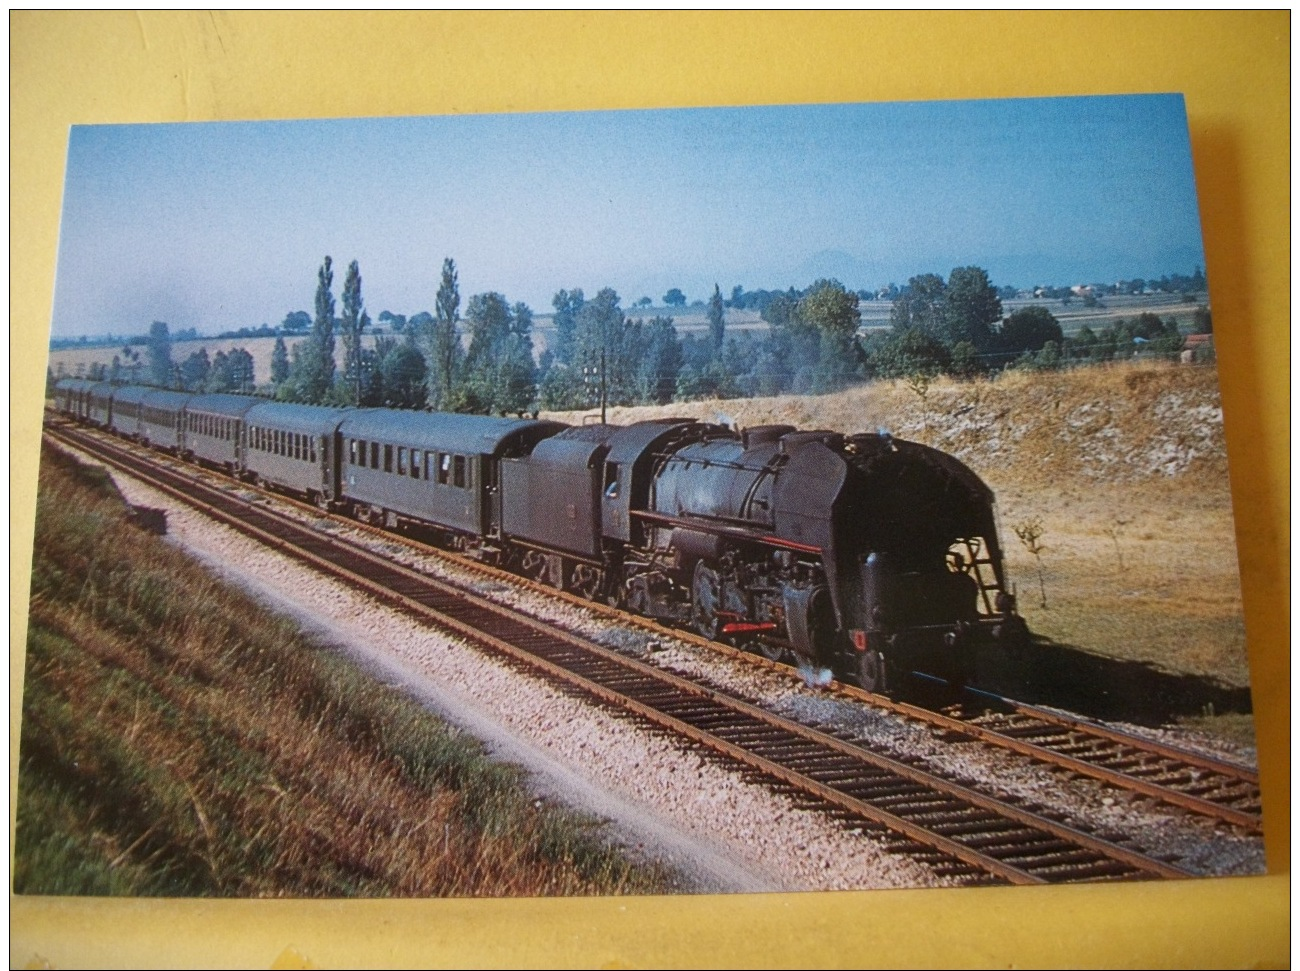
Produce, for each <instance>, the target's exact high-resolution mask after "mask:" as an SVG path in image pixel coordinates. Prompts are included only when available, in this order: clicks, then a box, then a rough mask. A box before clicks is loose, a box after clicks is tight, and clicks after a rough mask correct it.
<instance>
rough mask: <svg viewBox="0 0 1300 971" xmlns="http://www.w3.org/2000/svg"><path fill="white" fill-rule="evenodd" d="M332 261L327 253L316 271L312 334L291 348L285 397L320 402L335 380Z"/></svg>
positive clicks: (312, 402)
mask: <svg viewBox="0 0 1300 971" xmlns="http://www.w3.org/2000/svg"><path fill="white" fill-rule="evenodd" d="M332 267H333V261H332V260H331V259H330V258H329V257H328V256H326V257H325V262H324V263H322V264H321V268H320V271H319V272H318V273H317V274H316V319H315V321H314V322H313V323H312V332H311V336H309V337H308V338H307V340H305V341H303V342H302V343H301V344H298V345H295V347H294V349H293V360H292V362H291V363H290V366H289V380H288V381H287V382H286V383H285V384H284V385H282V386H281V387H282V388H283V389H284V393H285V396H286V397H288V398H290V400H294V401H303V402H306V403H307V404H320V403H321V402H322V401H324V400H325V398H326V396H327V395H328V394H329V392H330V388H331V386H332V385H333V383H334V294H333V293H332V292H331V288H332V287H333V286H334V271H333V269H332Z"/></svg>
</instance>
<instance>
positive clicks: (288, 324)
mask: <svg viewBox="0 0 1300 971" xmlns="http://www.w3.org/2000/svg"><path fill="white" fill-rule="evenodd" d="M310 326H311V314H309V313H307V311H305V310H295V311H293V312H292V313H288V314H285V315H284V320H282V321H281V322H280V329H281V330H283V331H285V332H286V333H289V334H299V333H302V332H303V331H305V330H306V329H307V328H308V327H310Z"/></svg>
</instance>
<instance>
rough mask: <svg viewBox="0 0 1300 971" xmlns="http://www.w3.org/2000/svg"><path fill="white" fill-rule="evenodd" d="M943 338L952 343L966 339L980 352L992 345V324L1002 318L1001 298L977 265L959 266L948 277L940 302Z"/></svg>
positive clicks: (987, 276) (950, 344)
mask: <svg viewBox="0 0 1300 971" xmlns="http://www.w3.org/2000/svg"><path fill="white" fill-rule="evenodd" d="M941 317H942V321H943V330H944V334H943V338H944V340H945V342H946V343H947V344H948V345H949V346H952V345H954V344H957V343H958V342H960V341H969V342H970V343H971V344H973V345H974V346H975V349H976V350H977V351H979V352H980V353H984V352H985V351H988V350H990V349H991V348H992V347H993V325H994V324H996V323H997V322H998V321H1000V320H1001V319H1002V301H1001V300H1000V299H999V298H998V292H997V290H996V289H995V288H994V287H993V284H991V283H990V282H989V275H988V273H986V272H985V271H984V270H982V269H980V268H979V267H978V266H959V267H957V268H956V269H955V270H953V271H952V273H951V274H949V276H948V285H947V287H945V289H944V292H943V301H942V305H941Z"/></svg>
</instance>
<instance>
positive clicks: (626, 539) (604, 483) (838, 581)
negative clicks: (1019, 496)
mask: <svg viewBox="0 0 1300 971" xmlns="http://www.w3.org/2000/svg"><path fill="white" fill-rule="evenodd" d="M55 402H56V407H57V409H58V410H59V411H60V412H63V413H64V414H67V415H69V416H71V417H73V418H76V419H78V420H81V421H85V422H89V423H91V424H96V425H99V426H101V427H104V428H107V429H110V430H112V431H114V432H116V433H117V434H120V435H124V436H127V437H131V438H135V439H138V440H140V441H143V442H145V443H147V444H150V445H153V446H154V447H158V448H162V449H164V450H166V451H169V452H173V453H175V454H177V455H179V456H181V457H183V458H186V459H189V460H192V461H197V462H202V463H205V464H208V465H210V466H213V467H217V468H220V469H224V470H225V471H227V472H229V473H230V474H232V475H235V476H237V477H239V478H242V479H246V480H250V481H256V482H258V483H260V484H262V485H265V486H270V487H273V488H278V489H281V490H284V491H287V492H292V493H295V494H298V495H301V496H304V497H306V498H308V499H310V500H312V501H315V502H316V503H317V504H319V505H320V506H321V507H322V508H326V509H333V510H338V511H343V512H347V513H349V514H351V515H353V516H355V517H357V518H358V519H361V520H363V521H365V522H378V523H382V524H383V525H385V526H387V527H389V528H413V529H418V530H421V531H423V532H425V533H426V534H431V535H432V536H433V537H434V538H435V539H437V540H438V541H440V542H442V543H443V544H444V545H447V546H450V547H452V548H455V549H459V550H462V551H464V552H468V553H470V554H472V555H475V556H477V557H479V558H481V559H483V560H487V561H490V562H494V563H497V564H499V565H502V566H505V567H507V568H510V569H513V570H515V571H517V572H521V573H524V574H527V575H529V576H532V577H534V578H535V579H538V580H541V581H543V582H546V583H549V584H551V585H553V586H555V587H557V588H560V589H565V590H569V591H572V592H575V593H579V594H581V595H583V596H585V597H587V598H589V599H593V600H595V599H600V600H605V601H608V602H609V603H612V604H616V605H618V606H621V607H623V608H624V609H626V610H629V611H631V612H634V613H637V614H642V615H645V616H649V617H654V618H658V619H661V620H663V621H665V622H668V623H672V624H678V625H682V626H689V627H692V628H694V629H695V630H696V631H698V632H699V633H700V634H702V635H704V636H705V637H708V638H711V639H718V640H724V641H729V642H733V643H737V644H740V645H742V646H745V647H749V648H753V649H755V650H758V651H760V652H761V653H763V654H765V655H767V656H769V657H773V658H776V657H779V656H782V655H784V654H785V653H786V652H788V651H789V652H793V653H794V655H795V656H796V657H797V659H798V661H799V663H800V665H801V666H802V667H805V668H810V669H812V670H814V671H816V672H818V673H819V674H820V673H824V672H827V671H829V672H834V674H835V675H836V676H838V677H840V678H847V679H850V680H853V681H856V682H857V683H858V684H860V685H862V686H863V687H865V688H867V689H869V690H881V691H884V690H889V689H891V688H897V687H899V684H898V681H899V678H900V675H904V674H906V672H908V671H910V670H912V669H913V668H914V667H915V668H918V669H921V670H925V671H928V672H931V673H935V674H939V675H941V676H943V677H946V678H948V679H949V680H957V681H960V680H964V678H965V676H966V674H967V673H968V671H967V665H968V663H969V658H970V657H971V654H972V651H973V649H974V648H975V647H976V646H977V645H979V644H981V643H991V642H996V641H999V640H1003V641H1006V640H1012V639H1019V638H1022V637H1023V636H1024V634H1025V627H1024V623H1023V621H1022V620H1021V618H1020V617H1019V616H1018V615H1017V614H1016V607H1015V596H1014V594H1013V593H1012V592H1011V591H1010V590H1009V588H1008V584H1007V580H1006V576H1005V573H1004V568H1003V555H1002V550H1001V547H1000V545H999V540H998V533H997V525H996V522H995V517H994V501H993V494H992V492H991V491H990V490H989V488H988V487H987V486H986V485H985V484H984V483H983V482H982V481H981V480H980V479H979V477H978V476H976V475H975V473H974V472H972V471H971V470H970V469H969V468H967V467H966V466H965V465H963V464H962V463H961V462H959V461H957V460H956V459H955V458H953V457H952V456H950V455H947V454H945V453H943V452H940V451H938V450H936V449H932V448H929V447H927V446H924V445H919V444H916V443H913V442H907V441H901V440H897V439H894V438H892V437H891V436H890V435H889V434H887V433H883V432H881V433H876V434H856V435H843V434H839V433H836V432H830V431H796V430H795V429H794V428H792V427H790V426H788V425H767V426H760V427H756V428H750V429H747V430H745V431H743V432H736V431H734V430H732V429H730V428H728V427H725V426H721V425H715V424H709V423H705V422H698V421H695V420H694V419H657V420H652V421H644V422H639V423H637V424H634V425H630V426H626V427H619V426H614V425H583V426H580V427H569V426H566V425H563V424H561V423H558V422H551V421H536V420H527V419H522V418H521V419H514V418H492V417H482V416H475V415H457V414H440V413H431V412H411V411H391V410H387V409H382V408H324V407H316V406H309V405H292V404H278V403H273V402H268V401H263V400H259V399H256V398H249V397H242V396H237V395H228V394H213V395H202V394H200V395H190V394H182V393H178V392H172V391H161V390H157V389H152V388H144V387H138V386H136V387H130V386H128V387H114V386H112V385H109V384H106V383H96V382H91V381H81V380H73V379H67V380H64V381H60V382H59V383H58V385H57V386H56V389H55Z"/></svg>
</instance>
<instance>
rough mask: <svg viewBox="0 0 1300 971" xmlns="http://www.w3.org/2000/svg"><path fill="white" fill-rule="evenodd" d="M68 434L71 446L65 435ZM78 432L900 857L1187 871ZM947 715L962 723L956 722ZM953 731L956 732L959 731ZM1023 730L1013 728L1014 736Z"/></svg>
mask: <svg viewBox="0 0 1300 971" xmlns="http://www.w3.org/2000/svg"><path fill="white" fill-rule="evenodd" d="M61 434H62V435H63V436H64V437H66V434H67V433H66V432H64V433H61ZM72 435H73V436H75V441H72V442H70V444H73V445H75V446H77V447H80V448H83V449H86V450H88V451H92V452H94V453H96V454H97V455H98V456H99V457H100V458H102V459H104V460H105V461H109V462H110V463H112V464H114V465H117V466H118V467H120V468H123V469H124V470H125V471H128V472H129V473H130V474H132V475H135V476H138V477H141V478H144V479H146V480H148V481H150V482H151V484H153V485H155V486H157V487H160V488H163V489H164V490H165V491H168V492H170V493H172V494H173V495H176V496H178V497H179V498H182V499H183V500H184V501H186V502H190V503H192V504H198V505H201V506H204V507H207V508H208V509H209V511H210V512H211V513H212V514H213V515H214V516H215V517H216V518H218V519H220V520H222V521H224V522H227V523H228V524H229V525H232V526H234V527H236V528H238V529H240V530H241V531H243V532H246V533H252V534H254V535H257V536H258V537H259V538H261V539H263V540H264V541H266V542H269V543H270V544H272V545H274V546H276V547H278V548H280V549H282V550H284V551H285V552H286V553H290V554H291V555H294V556H296V557H298V558H299V559H303V560H306V561H308V562H310V563H312V564H313V565H315V566H316V567H317V568H319V569H321V570H323V571H325V572H328V573H330V574H332V575H335V576H337V577H340V578H342V579H345V580H346V581H347V582H349V583H351V584H353V585H355V586H359V587H361V588H363V589H365V590H367V592H370V593H372V594H373V595H375V596H377V597H380V598H382V599H384V600H387V601H389V602H391V603H394V604H397V605H399V606H401V607H402V608H404V609H406V610H407V611H409V612H412V613H415V614H419V615H421V616H424V617H426V618H428V619H430V620H431V621H432V622H433V623H436V624H437V625H439V626H441V627H443V628H444V629H448V630H451V631H452V632H454V633H456V634H458V635H459V636H461V637H463V638H465V639H467V640H470V641H472V642H474V643H476V644H478V645H479V646H480V647H481V648H483V649H484V650H487V651H489V652H492V653H494V654H497V655H501V656H505V657H507V658H509V659H510V660H511V661H512V662H513V663H516V664H520V665H526V666H527V667H529V668H531V669H533V670H535V671H537V670H540V671H541V672H543V674H544V675H545V676H546V677H548V678H549V679H551V680H554V681H557V682H560V683H563V684H564V685H566V686H567V688H568V690H574V691H580V692H582V693H584V694H586V695H588V696H591V697H595V698H598V699H599V700H600V701H601V702H602V703H604V704H606V705H609V706H612V707H615V708H618V709H620V710H622V711H625V712H628V713H630V714H632V715H634V716H636V717H638V718H642V719H645V720H647V721H650V722H651V723H653V724H655V725H657V726H658V727H659V728H661V729H663V730H666V731H671V732H673V733H675V734H677V735H678V736H681V737H685V738H687V739H689V740H690V741H691V742H692V743H694V744H696V745H699V746H702V747H704V748H705V749H707V750H708V751H709V752H711V753H713V754H714V755H715V756H716V757H718V758H722V759H726V760H729V761H731V762H733V763H739V764H740V765H742V766H743V767H744V768H743V771H745V772H746V773H747V774H752V775H755V776H761V777H763V778H765V779H766V780H768V784H769V785H773V786H774V787H775V788H777V789H779V790H781V791H785V792H788V793H792V794H796V798H797V799H799V800H804V801H807V802H808V803H809V804H816V805H819V806H821V807H822V808H823V809H824V810H826V811H829V812H831V813H833V814H835V815H837V816H839V817H840V818H842V819H844V820H846V821H850V822H851V825H856V826H859V827H860V828H862V829H864V830H867V831H871V832H876V833H886V832H888V833H891V834H893V845H892V848H893V849H895V850H898V851H905V852H909V853H910V854H912V855H913V856H917V857H919V858H920V859H922V860H923V861H924V862H926V863H928V864H929V865H931V866H932V867H934V868H935V869H936V870H937V871H938V872H940V873H945V874H949V875H952V876H954V877H957V878H959V879H962V880H965V881H970V882H982V881H992V882H1012V883H1037V882H1058V881H1077V880H1100V879H1132V878H1139V877H1149V876H1159V877H1174V876H1183V875H1186V874H1184V872H1183V871H1181V870H1180V869H1178V868H1177V867H1174V866H1171V865H1169V864H1168V863H1165V862H1162V861H1159V860H1152V859H1149V858H1147V857H1145V856H1144V855H1143V854H1141V853H1140V852H1137V851H1135V850H1133V849H1130V848H1126V847H1123V846H1119V845H1117V844H1116V843H1112V842H1108V841H1106V840H1103V839H1100V838H1098V837H1096V836H1095V835H1092V834H1089V833H1085V832H1082V831H1080V830H1078V829H1076V828H1072V827H1070V826H1066V825H1064V824H1062V823H1060V822H1057V821H1054V820H1051V819H1047V818H1044V817H1042V816H1039V815H1036V814H1034V813H1032V812H1028V811H1026V810H1023V809H1020V808H1017V807H1015V806H1010V805H1007V804H1005V803H1001V802H999V801H998V800H997V799H996V798H994V797H992V796H990V795H988V794H985V793H980V792H976V791H974V790H972V789H970V788H969V787H967V786H964V785H962V784H960V783H958V782H956V781H954V780H953V779H950V778H943V777H940V776H937V775H935V774H934V773H932V772H928V771H926V770H924V769H923V768H920V767H919V766H917V765H913V764H908V763H907V762H906V761H904V760H898V759H892V758H889V757H887V756H883V755H879V754H877V753H874V752H869V751H866V750H864V749H863V748H861V747H860V746H858V745H855V744H852V743H851V742H848V741H846V740H844V739H843V738H836V737H835V736H834V735H830V734H827V733H825V732H822V731H818V730H817V729H815V728H810V727H809V726H807V725H803V724H799V723H797V722H793V721H790V720H789V719H785V718H781V717H779V716H777V715H774V714H772V713H770V712H767V711H764V710H762V709H759V708H757V707H755V706H753V705H750V704H748V703H746V702H744V701H742V700H740V699H737V698H733V697H730V696H728V695H726V694H725V693H724V692H721V691H718V690H716V689H713V688H710V687H707V686H704V685H700V684H698V683H694V682H690V681H687V680H686V679H684V678H682V677H680V676H678V675H675V674H671V673H668V672H665V671H662V670H660V669H658V668H655V667H653V666H651V665H648V664H645V663H643V662H640V661H637V660H635V659H632V658H628V657H626V656H625V655H622V654H619V653H617V652H615V651H612V650H610V649H608V648H604V647H601V646H599V645H595V644H592V643H591V642H589V641H586V640H584V639H582V638H579V637H575V636H574V635H572V634H568V633H566V632H563V631H559V630H556V629H553V628H551V627H548V626H547V625H545V624H543V623H541V622H539V621H536V620H534V619H532V618H529V617H526V616H520V615H517V614H514V613H513V612H512V611H508V610H506V609H505V608H502V607H500V606H499V605H497V604H494V603H492V602H491V601H488V600H485V599H483V598H480V597H477V596H474V595H472V594H470V593H469V592H468V591H466V590H464V589H462V588H458V587H455V586H452V585H449V584H446V583H443V582H440V581H437V580H435V579H433V578H431V577H429V576H428V575H426V574H423V573H419V572H417V571H414V570H411V569H408V568H405V567H401V566H398V565H396V564H394V563H392V562H391V561H390V560H388V559H385V558H383V557H381V556H377V555H375V554H373V553H370V552H368V551H366V550H364V549H363V548H361V547H359V546H356V545H355V544H351V543H347V542H345V541H343V540H340V539H337V538H334V537H330V536H327V535H325V534H322V533H321V532H320V531H319V530H318V529H312V528H310V527H307V526H304V525H302V524H301V523H297V522H294V521H292V520H289V519H286V518H285V517H284V516H282V515H279V514H277V513H275V512H273V511H272V510H269V509H266V508H264V507H262V506H260V505H254V504H250V503H249V502H248V501H247V500H245V499H241V498H239V497H237V496H233V495H231V494H230V492H229V491H228V489H220V488H213V487H209V486H204V485H202V484H200V483H198V482H197V481H196V480H195V479H194V477H193V476H192V475H182V474H179V473H177V472H175V471H172V470H167V469H162V468H160V467H158V466H157V464H156V463H155V462H153V461H149V462H145V461H144V460H142V459H141V458H140V457H139V456H138V455H136V454H134V453H133V452H130V451H127V450H125V449H122V448H120V447H116V446H115V447H113V448H112V449H111V451H110V452H106V449H105V446H104V443H103V441H102V440H101V439H99V438H98V437H95V438H93V439H92V438H91V436H88V435H86V434H85V433H80V432H74V433H72ZM385 535H387V534H385ZM390 538H391V537H390ZM618 616H619V617H620V619H622V620H626V619H627V618H626V616H625V615H622V614H620V615H618ZM896 707H905V706H896ZM917 711H920V710H919V709H917ZM930 714H933V713H930ZM942 717H943V718H944V719H947V720H948V721H949V722H952V723H953V724H961V723H960V722H958V720H957V719H954V718H952V717H951V716H942ZM971 726H976V728H977V729H978V730H973V729H972V728H971ZM946 727H947V728H948V729H949V730H953V727H952V725H948V726H946ZM1021 727H1023V726H1020V725H1017V726H1013V730H1015V729H1018V728H1021ZM965 731H966V732H967V734H968V735H969V734H980V733H984V734H990V733H995V730H994V729H992V728H988V727H986V726H977V725H976V723H974V722H972V723H969V725H967V727H966V729H965ZM999 734H1006V737H1013V736H1012V735H1011V734H1007V733H999ZM1025 744H1028V743H1025ZM1072 757H1073V756H1072ZM1112 771H1115V770H1112Z"/></svg>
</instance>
